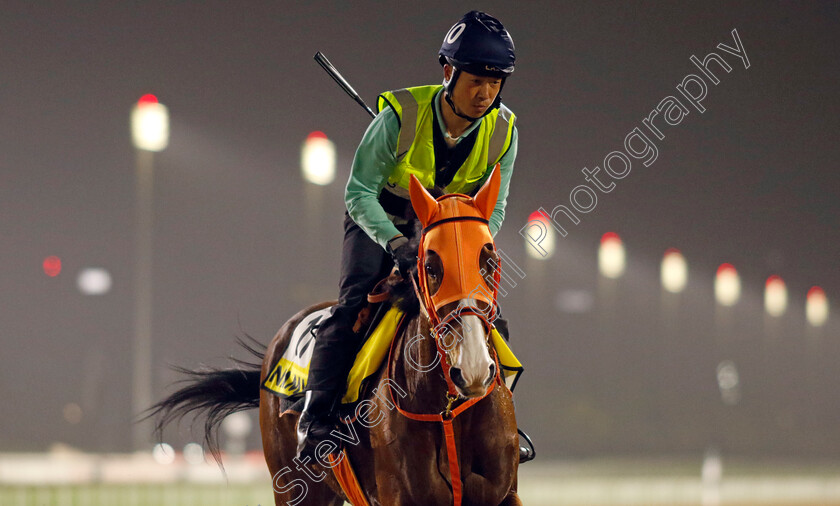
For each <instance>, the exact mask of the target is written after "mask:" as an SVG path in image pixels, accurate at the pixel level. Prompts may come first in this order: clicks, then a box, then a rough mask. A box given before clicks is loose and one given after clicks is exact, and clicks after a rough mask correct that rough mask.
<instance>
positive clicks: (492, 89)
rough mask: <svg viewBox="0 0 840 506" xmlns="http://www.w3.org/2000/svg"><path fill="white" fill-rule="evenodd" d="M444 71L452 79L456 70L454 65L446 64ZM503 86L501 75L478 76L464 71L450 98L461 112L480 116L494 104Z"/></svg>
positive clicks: (466, 114)
mask: <svg viewBox="0 0 840 506" xmlns="http://www.w3.org/2000/svg"><path fill="white" fill-rule="evenodd" d="M443 72H444V77H445V78H446V79H447V80H449V79H452V74H453V72H454V69H453V68H452V66H450V65H445V66H444V68H443ZM501 88H502V79H501V78H500V77H485V76H477V75H475V74H470V73H469V72H463V71H462V72H461V75H460V76H458V80H457V81H456V82H455V88H454V89H453V90H452V95H451V96H450V98H451V99H452V103H454V104H455V109H456V110H457V111H458V112H459V113H461V114H463V115H464V116H470V117H472V118H478V117H480V116H481V115H482V114H484V112H485V111H486V110H487V108H488V107H490V106H491V105H493V102H495V101H496V96H498V95H499V90H501Z"/></svg>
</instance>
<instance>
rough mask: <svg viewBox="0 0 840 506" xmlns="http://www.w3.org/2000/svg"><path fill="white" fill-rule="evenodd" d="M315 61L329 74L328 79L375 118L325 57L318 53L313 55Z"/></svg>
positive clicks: (374, 114)
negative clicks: (331, 79)
mask: <svg viewBox="0 0 840 506" xmlns="http://www.w3.org/2000/svg"><path fill="white" fill-rule="evenodd" d="M315 61H316V62H318V65H320V66H321V68H323V69H324V70H325V71H326V72H327V74H329V75H330V77H332V78H333V80H334V81H335V82H336V83H338V85H339V86H341V89H343V90H344V91H345V92H346V93H347V94H348V95H350V98H352V99H353V100H355V101H356V102H357V103H358V104H359V105H360V106H362V107H363V108H364V110H366V111H367V112H368V114H370V117H371V118H375V117H376V113H375V112H373V111H372V110H371V109H370V107H368V106H367V104H366V103H365V101H364V100H362V97H360V96H359V94H358V93H356V90H354V89H353V87H352V86H350V83H348V82H347V80H346V79H344V77H342V75H341V73H340V72H339V71H338V69H336V68H335V66H333V64H332V63H330V61H329V60H328V59H327V57H326V56H324V55H323V54H322V53H321V52H320V51H318V52H317V53H315Z"/></svg>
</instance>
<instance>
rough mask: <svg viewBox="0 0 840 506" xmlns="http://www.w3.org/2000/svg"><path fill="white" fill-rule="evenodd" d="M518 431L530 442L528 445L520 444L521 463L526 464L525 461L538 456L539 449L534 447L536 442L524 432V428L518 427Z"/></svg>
mask: <svg viewBox="0 0 840 506" xmlns="http://www.w3.org/2000/svg"><path fill="white" fill-rule="evenodd" d="M516 432H518V433H519V435H520V436H522V438H523V439H524V440H525V442H526V443H528V447H525V446H522V445H519V463H520V464H524V463H525V462H531V461H532V460H534V459H535V458H537V450H535V449H534V443H533V442H532V441H531V438H530V437H529V436H528V434H525V433H524V432H522V429H519V428H517V429H516Z"/></svg>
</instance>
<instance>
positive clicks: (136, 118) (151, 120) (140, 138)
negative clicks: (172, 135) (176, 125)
mask: <svg viewBox="0 0 840 506" xmlns="http://www.w3.org/2000/svg"><path fill="white" fill-rule="evenodd" d="M131 138H132V140H133V141H134V147H136V148H137V149H142V150H145V151H163V150H164V149H165V148H166V146H167V145H168V144H169V109H167V108H166V106H165V105H163V104H161V103H160V102H158V99H157V97H155V96H154V95H143V96H142V97H140V100H138V101H137V103H136V104H134V107H133V108H132V110H131Z"/></svg>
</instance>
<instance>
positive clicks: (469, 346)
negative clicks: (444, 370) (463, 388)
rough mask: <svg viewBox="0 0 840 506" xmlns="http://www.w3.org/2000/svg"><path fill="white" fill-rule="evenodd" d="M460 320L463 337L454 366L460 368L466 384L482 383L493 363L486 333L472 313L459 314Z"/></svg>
mask: <svg viewBox="0 0 840 506" xmlns="http://www.w3.org/2000/svg"><path fill="white" fill-rule="evenodd" d="M460 321H461V325H462V335H461V337H462V338H463V339H462V340H461V349H460V353H458V362H457V363H456V364H455V367H457V368H459V369H461V374H462V376H463V377H464V381H465V382H466V384H467V385H473V384H475V383H481V384H483V383H484V381H485V380H486V379H487V376H488V375H489V374H490V365H491V364H492V363H493V360H492V359H491V358H490V353H489V351H488V350H487V334H486V333H485V332H484V325H483V324H482V322H481V319H479V317H478V316H476V315H473V314H467V315H463V316H461V318H460Z"/></svg>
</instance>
